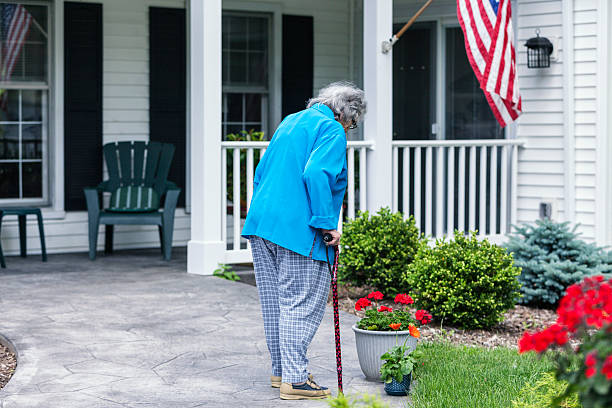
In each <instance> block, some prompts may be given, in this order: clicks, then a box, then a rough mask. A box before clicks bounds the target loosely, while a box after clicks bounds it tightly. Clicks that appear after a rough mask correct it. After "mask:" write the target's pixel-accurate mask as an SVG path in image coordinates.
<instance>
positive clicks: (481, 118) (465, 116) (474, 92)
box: [446, 28, 503, 139]
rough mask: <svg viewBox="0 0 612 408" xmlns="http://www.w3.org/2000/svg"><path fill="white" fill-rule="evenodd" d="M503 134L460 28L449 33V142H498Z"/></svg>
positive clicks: (447, 47) (447, 99)
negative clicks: (467, 51)
mask: <svg viewBox="0 0 612 408" xmlns="http://www.w3.org/2000/svg"><path fill="white" fill-rule="evenodd" d="M500 137H501V138H503V132H500V127H499V125H498V124H497V121H496V120H495V117H494V116H493V113H492V112H491V108H490V107H489V104H488V103H487V100H486V99H485V96H484V94H483V92H482V90H481V89H480V85H479V84H478V80H477V79H476V76H475V75H474V71H473V70H472V67H471V66H470V63H469V61H468V59H467V55H466V52H465V45H464V41H463V33H462V32H461V29H460V28H448V29H447V30H446V138H447V139H496V138H500Z"/></svg>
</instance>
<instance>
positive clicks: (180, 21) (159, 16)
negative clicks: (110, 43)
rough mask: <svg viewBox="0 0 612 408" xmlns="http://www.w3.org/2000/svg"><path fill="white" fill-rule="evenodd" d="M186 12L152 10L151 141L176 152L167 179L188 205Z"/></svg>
mask: <svg viewBox="0 0 612 408" xmlns="http://www.w3.org/2000/svg"><path fill="white" fill-rule="evenodd" d="M186 52H187V50H186V20H185V10H184V9H178V8H161V7H150V8H149V53H150V54H149V98H150V99H149V121H150V140H151V141H156V142H164V143H172V144H174V146H175V148H176V150H175V152H174V158H173V160H172V167H171V168H170V173H169V174H168V180H169V181H172V182H174V183H176V184H177V185H178V186H179V187H180V188H181V189H182V190H183V192H182V194H181V195H180V196H179V203H178V205H179V207H184V206H185V166H186V154H187V152H186V120H187V119H186V118H187V112H186V99H187V93H186V92H187V90H186V87H187V79H186V75H187V74H186V72H187V54H186Z"/></svg>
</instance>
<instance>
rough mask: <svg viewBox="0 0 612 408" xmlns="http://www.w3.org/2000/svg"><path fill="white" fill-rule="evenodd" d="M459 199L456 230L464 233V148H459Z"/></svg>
mask: <svg viewBox="0 0 612 408" xmlns="http://www.w3.org/2000/svg"><path fill="white" fill-rule="evenodd" d="M458 167H459V175H458V177H457V179H458V182H459V197H457V208H458V210H457V217H458V220H457V229H458V230H459V231H461V232H465V146H461V147H460V148H459V166H458Z"/></svg>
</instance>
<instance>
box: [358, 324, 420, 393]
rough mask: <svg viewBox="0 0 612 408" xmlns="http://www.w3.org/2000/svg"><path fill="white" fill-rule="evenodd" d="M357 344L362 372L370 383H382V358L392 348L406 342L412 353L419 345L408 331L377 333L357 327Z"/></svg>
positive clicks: (407, 348)
mask: <svg viewBox="0 0 612 408" xmlns="http://www.w3.org/2000/svg"><path fill="white" fill-rule="evenodd" d="M353 331H354V332H355V343H356V345H357V357H358V358H359V365H360V366H361V371H363V374H365V376H366V379H367V380H370V381H382V380H381V379H380V367H381V366H382V364H383V361H382V360H381V359H380V356H382V355H383V354H385V353H386V352H387V351H388V350H389V349H390V348H391V347H393V346H397V345H402V344H404V341H405V342H406V351H407V353H411V352H413V351H414V349H415V348H416V345H417V339H416V338H415V337H412V336H411V335H410V332H409V331H408V330H402V331H375V330H362V329H359V328H358V327H357V326H356V325H354V326H353Z"/></svg>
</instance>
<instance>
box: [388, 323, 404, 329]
mask: <svg viewBox="0 0 612 408" xmlns="http://www.w3.org/2000/svg"><path fill="white" fill-rule="evenodd" d="M401 326H402V324H401V323H391V324H390V325H389V327H390V328H392V329H393V330H398V329H399V328H400V327H401Z"/></svg>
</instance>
